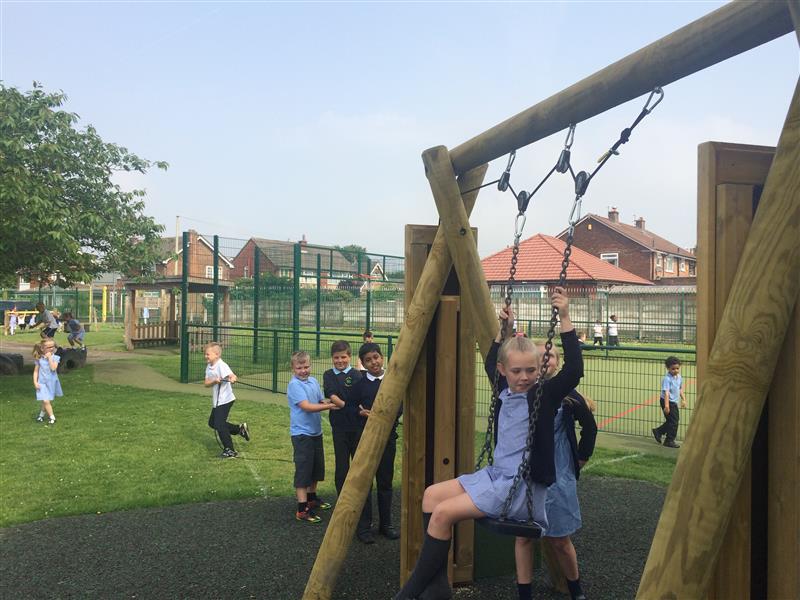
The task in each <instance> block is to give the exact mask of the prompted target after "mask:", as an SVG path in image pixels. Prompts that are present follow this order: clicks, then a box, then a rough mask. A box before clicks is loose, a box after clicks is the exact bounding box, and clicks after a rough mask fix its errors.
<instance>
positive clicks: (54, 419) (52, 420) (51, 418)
mask: <svg viewBox="0 0 800 600" xmlns="http://www.w3.org/2000/svg"><path fill="white" fill-rule="evenodd" d="M50 422H51V423H55V422H56V416H55V415H53V416H52V417H50Z"/></svg>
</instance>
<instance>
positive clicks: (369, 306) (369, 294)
mask: <svg viewBox="0 0 800 600" xmlns="http://www.w3.org/2000/svg"><path fill="white" fill-rule="evenodd" d="M371 311H372V290H370V289H369V288H367V318H366V325H365V326H364V331H369V326H370V321H371V317H372V315H371V314H370V313H371Z"/></svg>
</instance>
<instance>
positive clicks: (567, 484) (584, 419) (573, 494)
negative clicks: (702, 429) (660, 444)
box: [514, 346, 597, 600]
mask: <svg viewBox="0 0 800 600" xmlns="http://www.w3.org/2000/svg"><path fill="white" fill-rule="evenodd" d="M539 350H540V351H542V352H543V351H544V347H543V346H540V347H539ZM553 350H554V351H553V353H552V354H551V356H550V362H549V363H548V365H547V374H546V375H545V377H547V378H550V377H552V376H553V375H554V374H555V372H556V371H557V370H558V363H559V356H558V350H556V349H555V348H554V349H553ZM593 412H594V402H592V401H591V399H589V398H584V397H583V396H581V395H580V394H579V393H578V392H577V391H576V390H572V391H571V392H570V393H569V394H568V395H567V396H566V397H565V398H564V400H563V401H562V403H561V406H560V407H559V409H558V413H556V417H555V427H554V434H555V435H554V444H555V463H556V481H555V483H554V484H553V485H551V486H550V487H549V488H547V501H546V502H545V507H546V511H547V520H548V527H547V529H546V530H545V532H544V535H543V536H542V537H543V539H544V540H545V543H546V544H548V545H549V546H550V549H551V550H552V551H553V554H554V556H555V558H556V560H557V561H558V564H559V566H560V567H561V571H562V573H564V576H565V577H566V579H567V587H568V588H569V593H570V598H571V599H572V600H583V599H585V598H586V596H585V595H584V593H583V589H582V588H581V582H580V574H579V571H578V556H577V554H576V552H575V546H573V544H572V540H571V538H570V536H571V535H572V534H574V533H575V532H576V531H578V529H580V528H581V509H580V506H579V504H578V488H577V480H578V477H579V476H580V470H581V468H582V467H583V465H585V464H586V462H587V461H588V460H589V458H590V457H591V456H592V453H593V452H594V443H595V439H596V438H597V423H596V422H595V419H594V415H593V414H592V413H593ZM575 421H578V423H579V424H580V426H581V439H580V442H578V439H577V437H576V435H575ZM532 548H533V540H531V539H529V538H520V537H518V538H516V543H515V546H514V556H515V558H516V564H517V591H518V594H519V599H520V600H531V597H532V596H531V594H532V591H531V582H532V581H533V560H532V558H533V557H532V555H531V551H532Z"/></svg>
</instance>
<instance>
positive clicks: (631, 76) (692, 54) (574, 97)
mask: <svg viewBox="0 0 800 600" xmlns="http://www.w3.org/2000/svg"><path fill="white" fill-rule="evenodd" d="M794 30H795V26H794V24H793V22H792V18H791V16H790V14H789V8H788V6H787V5H786V3H784V2H746V1H738V2H731V3H729V4H726V5H725V6H723V7H721V8H719V9H717V10H715V11H713V12H711V13H709V14H708V15H706V16H704V17H702V18H700V19H698V20H696V21H694V22H692V23H689V24H688V25H686V26H684V27H681V28H680V29H678V30H677V31H674V32H673V33H671V34H669V35H667V36H665V37H663V38H661V39H660V40H658V41H655V42H653V43H652V44H650V45H649V46H645V47H644V48H642V49H640V50H638V51H636V52H634V53H633V54H629V55H628V56H626V57H625V58H623V59H621V60H619V61H617V62H615V63H614V64H612V65H609V66H607V67H605V68H604V69H601V70H600V71H598V72H596V73H595V74H594V75H590V76H589V77H587V78H585V79H583V80H581V81H579V82H578V83H576V84H574V85H572V86H570V87H568V88H566V89H565V90H563V91H561V92H559V93H557V94H555V95H554V96H551V97H550V98H548V99H547V100H544V101H542V102H540V103H539V104H536V105H535V106H533V107H531V108H528V109H527V110H525V111H523V112H521V113H519V114H518V115H515V116H513V117H511V118H510V119H507V120H505V121H503V122H502V123H500V124H499V125H496V126H494V127H492V128H491V129H489V130H488V131H486V132H484V133H482V134H480V135H478V136H476V137H474V138H472V139H470V140H468V141H466V142H464V143H463V144H461V145H460V146H456V147H455V148H453V150H452V151H451V152H450V156H451V160H452V162H453V169H454V170H455V172H456V174H461V173H464V172H466V171H468V170H469V169H471V168H473V167H475V166H477V165H480V164H483V163H488V162H490V161H492V160H494V159H496V158H499V157H501V156H504V155H506V154H508V153H509V152H511V151H512V150H516V149H518V148H522V147H523V146H527V145H528V144H532V143H533V142H535V141H537V140H540V139H542V138H545V137H547V136H549V135H552V134H553V133H556V132H558V131H561V130H562V129H566V128H567V127H568V126H569V125H570V124H571V123H580V122H581V121H585V120H586V119H589V118H591V117H594V116H595V115H598V114H600V113H602V112H604V111H606V110H609V109H611V108H614V107H615V106H619V105H620V104H622V103H624V102H627V101H628V100H632V99H634V98H637V97H639V96H641V95H643V94H646V93H649V92H650V91H651V90H652V89H653V88H654V87H656V86H665V85H667V84H670V83H672V82H673V81H677V80H679V79H681V78H683V77H686V76H687V75H691V74H692V73H696V72H697V71H701V70H703V69H705V68H707V67H710V66H712V65H715V64H717V63H719V62H722V61H723V60H726V59H728V58H731V57H732V56H736V55H737V54H741V53H742V52H746V51H747V50H751V49H753V48H756V47H757V46H760V45H761V44H764V43H766V42H769V41H771V40H774V39H775V38H778V37H780V36H782V35H785V34H787V33H789V32H792V31H794Z"/></svg>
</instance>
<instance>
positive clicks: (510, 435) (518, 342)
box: [395, 287, 583, 600]
mask: <svg viewBox="0 0 800 600" xmlns="http://www.w3.org/2000/svg"><path fill="white" fill-rule="evenodd" d="M551 302H552V305H553V307H554V308H555V309H556V310H557V311H558V314H559V316H560V318H561V342H562V346H563V348H564V368H563V369H561V371H560V372H559V373H558V374H557V375H555V376H553V377H552V378H551V379H548V380H546V381H543V382H542V383H541V385H542V395H541V405H540V410H539V413H538V418H537V421H536V435H535V436H534V439H533V444H532V447H531V448H528V447H527V437H528V419H529V414H530V412H531V411H532V410H533V404H534V401H535V398H536V390H537V387H538V386H537V385H536V383H537V379H538V377H537V375H538V373H539V370H540V367H541V362H542V357H541V356H540V355H539V351H538V350H537V349H536V346H535V345H534V343H533V342H532V341H531V340H530V339H528V338H525V337H511V338H509V339H507V340H503V339H502V335H503V333H504V331H505V330H506V329H507V328H505V327H501V328H500V332H499V333H498V335H497V338H496V339H495V343H494V344H493V345H492V348H491V350H490V351H489V353H488V354H487V356H486V373H487V375H489V379H490V380H492V381H494V374H495V371H496V370H497V371H499V373H500V375H502V377H501V378H500V380H499V382H498V389H499V390H500V400H501V401H502V405H501V407H500V411H499V414H498V419H497V444H496V446H495V450H494V464H493V465H489V466H487V467H484V468H482V469H480V470H479V471H477V472H475V473H472V474H469V475H461V476H460V477H458V478H456V479H450V480H448V481H443V482H441V483H436V484H434V485H432V486H430V487H428V488H427V489H426V490H425V494H424V495H423V498H422V511H423V512H422V521H423V524H424V526H425V529H426V533H425V539H424V542H423V544H422V550H421V551H420V554H419V559H418V560H417V564H416V566H415V567H414V571H413V572H412V573H411V576H410V577H409V578H408V581H407V582H406V584H405V586H403V589H401V590H400V592H399V593H398V594H397V596H396V597H395V600H407V599H412V598H419V597H421V595H423V594H424V597H425V598H436V599H440V598H450V597H451V595H452V592H451V590H450V586H449V584H448V581H447V558H448V553H449V551H450V538H451V537H452V527H453V525H454V524H456V523H458V522H460V521H464V520H466V519H480V518H483V517H487V516H488V517H492V518H498V517H500V516H501V515H502V513H503V505H504V503H505V500H506V498H507V496H508V493H509V490H510V489H511V486H512V481H513V480H514V478H515V476H516V474H517V471H518V468H519V465H520V463H521V462H522V460H523V458H524V457H525V456H526V454H527V455H528V456H529V461H530V471H529V473H530V475H529V478H528V479H527V480H526V481H524V482H523V483H524V485H528V486H530V490H531V495H532V497H533V520H534V521H535V522H537V523H539V524H540V525H541V526H542V527H543V528H545V529H546V528H547V526H548V522H547V513H546V509H545V498H546V495H547V487H548V486H550V485H551V484H553V483H554V482H555V480H556V470H555V461H554V442H553V439H554V431H553V427H554V420H555V415H556V412H557V411H558V407H559V406H560V405H561V402H562V400H563V398H564V397H565V396H566V395H567V394H568V393H569V392H570V391H572V390H573V389H575V387H576V386H577V385H578V383H579V382H580V379H581V377H582V376H583V358H582V356H581V349H580V345H579V343H578V338H577V336H576V335H575V328H574V327H573V326H572V321H571V320H570V318H569V309H568V307H569V300H568V298H567V296H566V293H565V290H564V289H563V288H561V287H557V288H555V290H554V293H553V295H552V298H551ZM513 318H514V316H513V313H512V312H511V311H510V310H509V311H508V312H507V311H506V310H505V309H503V310H501V311H500V319H501V321H507V322H510V321H513ZM501 342H502V347H501V345H500V344H501ZM505 516H506V517H507V518H508V519H511V520H514V521H526V520H527V519H528V507H527V502H526V490H525V489H524V487H522V486H521V487H520V488H519V489H518V490H517V493H516V495H515V496H514V498H513V499H512V504H511V507H510V509H509V511H508V514H507V515H505Z"/></svg>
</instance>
